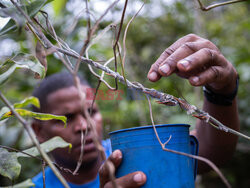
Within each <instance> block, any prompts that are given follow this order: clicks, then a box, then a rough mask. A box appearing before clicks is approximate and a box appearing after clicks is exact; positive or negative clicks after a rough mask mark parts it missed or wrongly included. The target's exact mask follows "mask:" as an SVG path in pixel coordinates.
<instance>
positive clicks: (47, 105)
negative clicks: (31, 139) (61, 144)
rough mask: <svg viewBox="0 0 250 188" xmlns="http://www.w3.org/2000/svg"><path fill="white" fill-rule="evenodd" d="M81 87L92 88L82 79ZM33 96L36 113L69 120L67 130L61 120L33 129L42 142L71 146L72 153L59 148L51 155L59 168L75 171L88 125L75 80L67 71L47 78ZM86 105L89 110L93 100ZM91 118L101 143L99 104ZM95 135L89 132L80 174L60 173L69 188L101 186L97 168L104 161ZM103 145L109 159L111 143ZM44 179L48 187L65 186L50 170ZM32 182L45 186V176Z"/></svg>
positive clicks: (34, 124)
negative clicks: (56, 139)
mask: <svg viewBox="0 0 250 188" xmlns="http://www.w3.org/2000/svg"><path fill="white" fill-rule="evenodd" d="M81 85H82V90H83V91H84V92H85V93H86V89H87V88H89V87H90V86H89V85H88V83H87V82H86V81H85V80H84V79H81ZM33 95H34V96H36V97H37V98H38V99H39V100H40V103H41V108H40V109H36V111H39V112H43V113H51V114H55V115H64V116H66V117H67V127H66V128H64V124H63V123H62V122H61V121H58V120H51V121H39V120H34V121H33V123H32V126H33V129H34V131H35V133H36V135H37V137H38V139H39V141H40V142H44V141H47V140H48V139H50V138H52V137H54V136H60V137H62V138H63V139H64V140H65V141H67V142H69V143H71V144H72V149H71V152H70V153H69V152H68V149H56V150H54V151H53V152H52V155H53V157H54V159H55V162H56V163H57V164H58V165H59V166H61V167H63V168H65V169H69V170H71V171H74V169H75V168H76V165H77V161H78V159H79V156H80V151H81V131H83V132H85V131H86V129H87V122H86V119H85V116H84V113H83V111H82V107H81V103H80V99H79V95H78V90H77V89H76V87H75V86H74V80H73V77H72V76H71V75H70V74H69V73H66V72H63V73H59V74H55V75H52V76H50V77H47V78H46V79H44V80H43V81H42V83H41V84H40V86H39V87H38V88H36V89H35V91H34V93H33ZM87 97H88V96H87ZM86 103H87V104H86V105H87V106H86V107H87V108H88V109H89V110H90V108H91V103H92V101H90V100H86ZM91 117H92V119H93V121H94V122H95V125H96V131H97V134H98V140H99V141H100V142H101V141H102V116H101V114H100V112H99V110H98V108H97V106H96V104H94V107H93V111H92V115H91ZM93 136H94V135H93V132H92V131H91V130H90V129H88V134H87V136H86V142H85V146H84V156H83V161H82V166H81V168H80V169H79V171H78V175H75V176H74V175H72V173H70V172H66V171H61V173H62V175H63V176H64V178H65V179H66V180H67V181H68V183H69V185H70V187H74V188H82V187H88V188H92V187H93V188H96V187H99V176H98V169H99V167H100V165H101V164H102V162H103V161H102V159H101V156H100V153H99V151H98V150H97V148H96V146H95V144H94V143H93ZM102 145H103V147H104V149H105V153H106V155H107V156H109V155H110V154H111V148H110V142H109V140H106V141H102ZM45 177H46V187H47V188H50V187H53V188H59V187H63V186H62V184H61V183H60V181H59V180H58V179H57V178H56V176H55V175H54V174H53V172H52V170H51V169H50V168H47V169H46V173H45ZM32 181H33V182H34V183H35V185H36V187H38V188H39V187H43V176H42V173H40V174H38V175H37V176H36V177H34V178H33V180H32Z"/></svg>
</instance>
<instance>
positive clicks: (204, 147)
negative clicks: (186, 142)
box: [148, 34, 239, 173]
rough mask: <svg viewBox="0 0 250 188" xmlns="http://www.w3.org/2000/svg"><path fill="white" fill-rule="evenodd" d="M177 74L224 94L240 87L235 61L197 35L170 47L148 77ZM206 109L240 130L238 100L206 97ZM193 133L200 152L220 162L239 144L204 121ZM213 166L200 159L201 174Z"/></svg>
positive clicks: (153, 79)
mask: <svg viewBox="0 0 250 188" xmlns="http://www.w3.org/2000/svg"><path fill="white" fill-rule="evenodd" d="M173 73H176V74H177V75H179V76H180V77H183V78H186V79H188V80H189V82H190V84H191V85H193V86H206V87H207V88H209V89H210V90H211V91H212V92H214V93H216V94H220V95H222V96H223V95H224V96H227V95H230V94H231V93H234V91H235V89H236V87H237V85H236V80H237V72H236V70H235V68H234V67H233V66H232V64H231V63H230V62H229V61H228V60H227V59H226V58H225V57H224V56H223V55H222V54H221V52H220V51H219V50H218V48H217V47H216V46H215V45H214V44H213V43H212V42H210V41H208V40H206V39H203V38H201V37H199V36H197V35H194V34H190V35H187V36H185V37H182V38H181V39H179V40H178V41H176V42H175V43H174V44H173V45H171V46H170V47H169V48H167V49H166V50H165V51H164V52H163V53H162V55H161V56H160V57H159V58H158V60H157V61H156V62H155V63H154V64H153V65H152V66H151V69H150V71H149V73H148V78H149V80H151V81H153V82H155V81H158V80H159V79H160V78H161V77H168V76H170V75H171V74H173ZM203 110H204V111H206V112H208V113H209V114H210V115H211V116H213V117H215V118H216V119H218V120H219V121H220V122H221V123H223V124H224V125H226V126H228V127H230V128H232V129H235V130H239V118H238V111H237V101H236V99H234V100H233V101H232V104H231V105H227V106H225V105H218V104H213V103H211V102H209V101H208V100H207V99H206V97H204V105H203ZM191 134H193V135H195V136H196V137H197V138H198V140H199V155H200V156H203V157H206V158H208V159H210V160H212V161H213V162H214V163H215V164H217V165H220V164H223V163H224V162H226V161H227V160H228V159H229V158H230V157H231V156H232V154H233V152H234V150H235V147H236V143H237V137H236V136H234V135H232V134H230V133H225V132H223V131H219V130H217V129H215V128H214V127H212V126H211V125H209V124H207V123H206V122H204V121H200V120H198V121H197V123H196V128H195V130H194V131H192V132H191ZM209 169H210V168H209V167H208V166H207V165H206V164H205V163H203V162H199V166H198V172H199V173H202V172H204V171H207V170H209Z"/></svg>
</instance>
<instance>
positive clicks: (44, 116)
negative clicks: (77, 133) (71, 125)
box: [0, 108, 67, 126]
mask: <svg viewBox="0 0 250 188" xmlns="http://www.w3.org/2000/svg"><path fill="white" fill-rule="evenodd" d="M15 111H16V112H17V113H18V114H19V115H20V116H22V117H32V118H35V119H39V120H43V121H47V120H52V119H56V120H61V121H63V123H64V125H65V126H66V123H67V118H66V117H65V116H56V115H52V114H44V113H38V112H31V111H29V110H25V109H18V108H16V109H15ZM13 116H14V115H13V114H12V112H11V111H9V112H6V113H5V114H4V115H3V116H2V117H1V118H0V121H1V120H4V119H7V118H10V117H13Z"/></svg>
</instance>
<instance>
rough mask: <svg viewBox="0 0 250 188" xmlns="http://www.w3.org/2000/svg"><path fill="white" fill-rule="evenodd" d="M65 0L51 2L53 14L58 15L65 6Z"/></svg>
mask: <svg viewBox="0 0 250 188" xmlns="http://www.w3.org/2000/svg"><path fill="white" fill-rule="evenodd" d="M66 3H67V0H54V1H53V2H52V5H53V9H54V12H55V14H56V15H57V16H58V15H59V14H60V13H61V11H62V10H63V8H64V7H65V5H66Z"/></svg>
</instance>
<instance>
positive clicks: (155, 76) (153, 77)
mask: <svg viewBox="0 0 250 188" xmlns="http://www.w3.org/2000/svg"><path fill="white" fill-rule="evenodd" d="M199 39H201V38H200V37H198V36H197V35H194V34H189V35H187V36H184V37H182V38H180V39H179V40H177V41H176V42H175V43H174V44H172V45H171V46H170V47H169V48H167V49H166V50H165V51H164V52H163V53H162V54H161V55H160V57H159V58H158V59H157V60H156V62H155V63H154V64H153V65H152V66H151V68H150V70H149V72H148V79H149V80H150V81H152V82H155V81H157V80H159V79H160V78H161V74H160V72H159V66H160V65H162V63H163V62H164V61H165V60H166V59H167V58H168V57H169V56H171V55H172V54H173V53H174V52H175V50H176V49H178V48H179V47H180V46H181V45H182V44H184V43H186V42H192V41H196V40H199ZM164 69H168V67H166V68H164Z"/></svg>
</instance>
